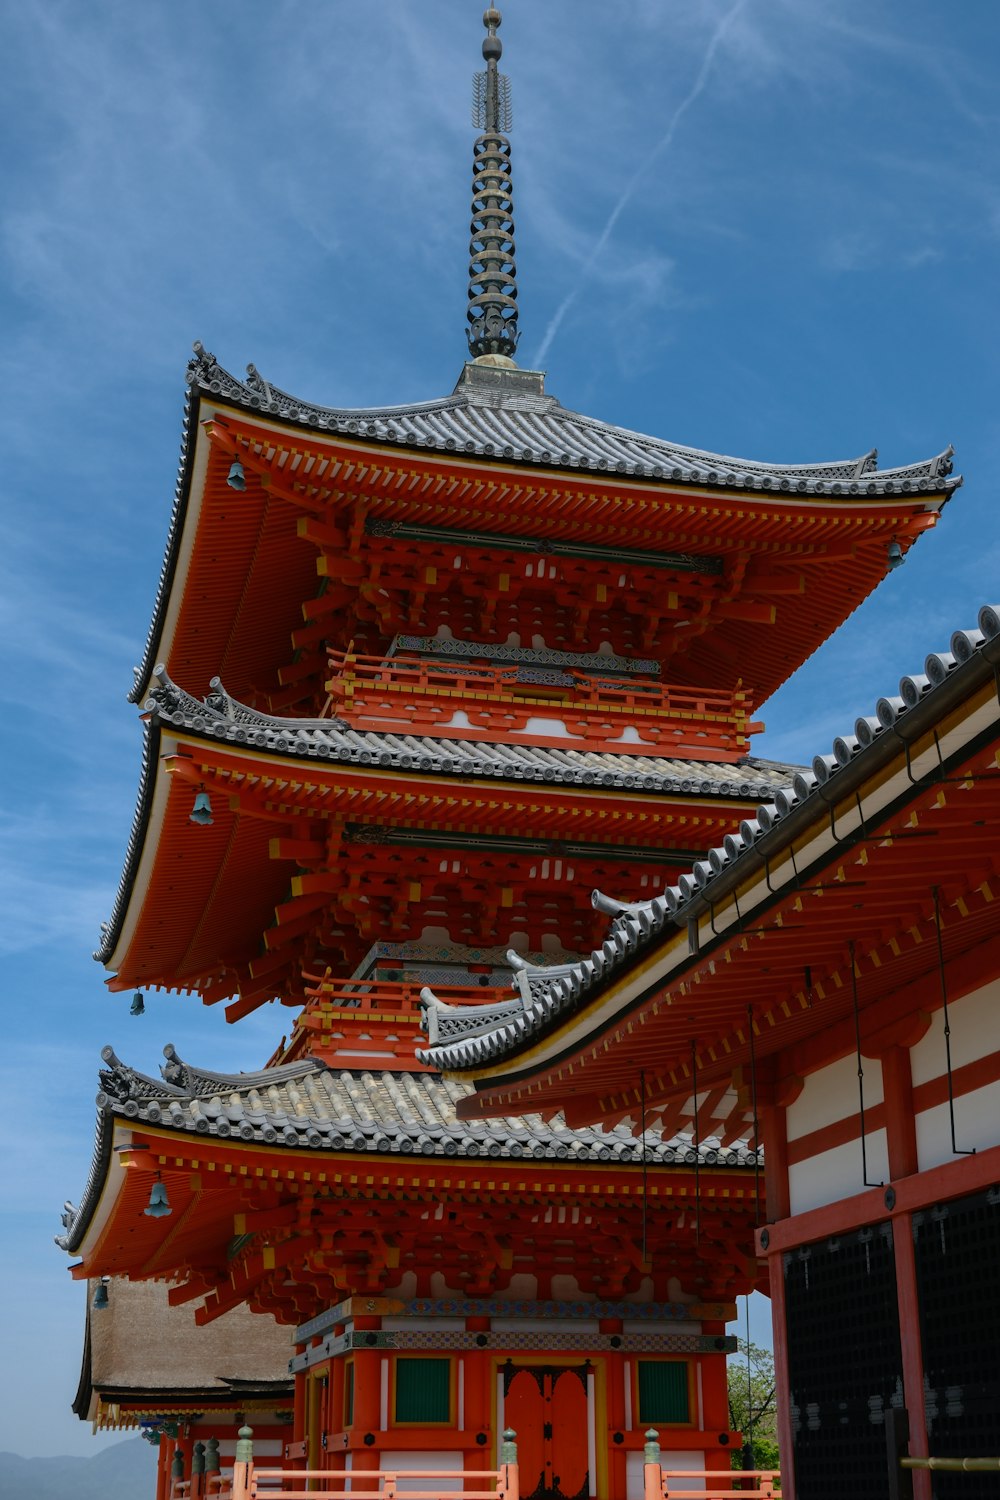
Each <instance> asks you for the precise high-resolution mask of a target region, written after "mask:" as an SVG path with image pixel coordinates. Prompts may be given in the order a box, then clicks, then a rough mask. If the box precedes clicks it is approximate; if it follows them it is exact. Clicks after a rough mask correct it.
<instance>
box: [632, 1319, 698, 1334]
mask: <svg viewBox="0 0 1000 1500" xmlns="http://www.w3.org/2000/svg"><path fill="white" fill-rule="evenodd" d="M622 1332H623V1333H699V1334H700V1333H701V1324H700V1323H688V1322H684V1323H681V1322H674V1320H673V1319H672V1318H671V1319H670V1320H669V1322H668V1321H666V1320H664V1321H662V1322H660V1321H656V1320H654V1319H652V1318H625V1319H624V1320H623V1322H622Z"/></svg>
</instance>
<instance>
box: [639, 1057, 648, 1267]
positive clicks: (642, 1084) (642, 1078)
mask: <svg viewBox="0 0 1000 1500" xmlns="http://www.w3.org/2000/svg"><path fill="white" fill-rule="evenodd" d="M639 1099H640V1107H641V1125H642V1263H643V1265H644V1266H645V1264H646V1181H647V1177H648V1164H647V1160H646V1071H645V1069H644V1068H640V1069H639Z"/></svg>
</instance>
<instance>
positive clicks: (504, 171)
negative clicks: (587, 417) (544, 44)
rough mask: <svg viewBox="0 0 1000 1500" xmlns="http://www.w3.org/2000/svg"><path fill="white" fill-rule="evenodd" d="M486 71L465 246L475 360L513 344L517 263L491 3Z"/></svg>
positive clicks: (477, 95) (480, 79) (509, 351)
mask: <svg viewBox="0 0 1000 1500" xmlns="http://www.w3.org/2000/svg"><path fill="white" fill-rule="evenodd" d="M483 25H484V26H485V27H486V32H487V35H486V39H485V41H484V42H483V57H484V58H485V60H486V71H485V72H484V73H479V74H477V75H476V77H475V80H474V89H473V121H474V123H475V124H476V125H477V126H478V127H479V129H480V130H481V131H482V132H483V134H482V135H480V137H479V138H478V140H477V141H476V144H475V146H474V148H473V166H472V238H471V241H470V244H469V310H468V320H469V328H468V337H469V350H470V352H471V353H472V355H473V357H474V358H478V357H480V356H482V355H486V354H499V355H504V356H505V357H507V358H510V357H511V356H512V355H513V353H514V350H515V349H516V348H517V340H518V327H517V267H516V265H515V261H514V196H513V186H512V183H511V173H510V141H509V140H508V139H507V137H506V135H505V134H503V131H504V130H509V129H510V84H509V80H508V79H507V77H506V76H505V75H504V74H503V73H500V72H499V71H498V70H497V63H498V62H499V60H500V56H501V54H502V52H503V46H502V44H501V41H500V38H499V37H498V36H497V27H498V26H499V25H500V12H499V11H498V10H496V9H495V8H494V7H493V6H490V8H489V9H488V10H487V11H486V13H485V15H484V16H483Z"/></svg>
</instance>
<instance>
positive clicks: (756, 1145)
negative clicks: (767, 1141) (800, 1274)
mask: <svg viewBox="0 0 1000 1500" xmlns="http://www.w3.org/2000/svg"><path fill="white" fill-rule="evenodd" d="M747 1028H748V1030H749V1032H750V1100H751V1103H752V1105H753V1222H754V1228H758V1227H759V1225H760V1120H759V1119H758V1116H757V1045H756V1043H755V1041H754V1034H753V1006H752V1005H748V1006H747Z"/></svg>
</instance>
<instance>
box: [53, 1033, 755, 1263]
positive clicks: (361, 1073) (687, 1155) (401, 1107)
mask: <svg viewBox="0 0 1000 1500" xmlns="http://www.w3.org/2000/svg"><path fill="white" fill-rule="evenodd" d="M163 1050H164V1055H165V1057H166V1058H167V1063H166V1066H165V1067H164V1068H163V1069H162V1073H163V1077H162V1078H153V1077H151V1076H150V1075H149V1074H146V1073H140V1072H138V1071H137V1070H136V1069H134V1068H130V1067H128V1066H127V1064H125V1063H123V1062H122V1061H121V1059H120V1058H119V1057H117V1056H116V1055H115V1052H114V1050H113V1048H111V1047H105V1048H103V1050H102V1052H101V1057H102V1059H103V1062H104V1067H103V1068H102V1069H101V1091H100V1093H99V1094H98V1095H97V1113H98V1131H97V1147H96V1149H95V1153H94V1161H93V1165H92V1168H91V1172H90V1177H89V1180H88V1182H87V1186H86V1188H85V1190H84V1194H83V1198H82V1200H81V1203H80V1207H79V1208H74V1207H73V1206H72V1205H70V1204H67V1205H66V1210H65V1212H64V1214H63V1227H64V1231H65V1232H64V1233H63V1234H61V1235H59V1236H57V1238H56V1244H57V1245H59V1246H60V1247H61V1248H62V1249H63V1250H67V1251H74V1250H76V1249H77V1248H78V1247H79V1245H80V1244H81V1243H82V1240H83V1236H84V1234H85V1233H86V1230H87V1225H88V1224H89V1222H90V1218H91V1216H92V1214H93V1212H94V1209H95V1207H96V1205H97V1202H98V1199H99V1197H100V1193H101V1190H102V1186H103V1182H104V1178H105V1174H106V1172H107V1165H108V1162H109V1160H110V1153H111V1133H112V1128H113V1123H114V1121H115V1120H116V1119H119V1120H125V1121H129V1120H134V1121H135V1122H136V1123H137V1124H139V1125H142V1124H149V1125H155V1126H156V1127H157V1128H158V1129H167V1130H176V1131H178V1132H180V1133H182V1134H186V1135H199V1136H210V1137H214V1138H216V1139H219V1138H227V1137H235V1138H236V1139H237V1140H243V1141H253V1142H256V1143H257V1144H259V1145H265V1146H274V1147H276V1148H279V1149H286V1150H287V1149H288V1148H289V1147H294V1148H299V1149H304V1148H309V1149H312V1150H315V1151H323V1152H330V1153H334V1154H337V1155H340V1154H343V1153H348V1154H351V1153H360V1154H365V1153H368V1154H378V1155H384V1154H386V1153H389V1154H392V1155H396V1154H399V1155H416V1156H454V1157H462V1158H474V1157H480V1156H485V1157H503V1158H508V1159H516V1158H520V1157H535V1158H537V1159H539V1160H544V1161H585V1162H623V1163H627V1162H633V1163H636V1164H640V1163H641V1146H640V1143H639V1141H638V1140H637V1139H636V1137H635V1136H634V1135H633V1134H632V1131H631V1129H630V1128H629V1126H627V1125H624V1124H622V1125H617V1126H615V1127H614V1128H613V1129H611V1130H608V1131H600V1130H597V1129H594V1128H590V1127H587V1128H582V1129H576V1130H570V1129H568V1128H567V1127H566V1126H565V1125H564V1124H563V1123H562V1121H561V1116H557V1117H556V1119H554V1120H553V1121H551V1122H549V1123H546V1122H545V1121H544V1120H542V1119H541V1118H540V1116H538V1115H518V1116H513V1117H511V1118H509V1119H507V1118H497V1119H491V1120H476V1121H474V1122H468V1123H466V1122H465V1121H460V1120H459V1119H458V1116H457V1112H456V1105H457V1103H458V1101H459V1100H460V1099H461V1098H463V1097H464V1095H465V1092H466V1090H465V1089H464V1088H463V1087H462V1085H461V1084H458V1083H454V1082H452V1081H451V1080H450V1079H444V1078H441V1077H440V1076H439V1075H438V1074H437V1073H429V1072H428V1073H425V1072H416V1073H390V1072H380V1071H368V1070H347V1069H340V1068H337V1069H334V1068H329V1067H327V1066H325V1065H324V1064H323V1063H320V1062H319V1061H317V1060H316V1059H315V1058H308V1059H305V1060H304V1061H301V1062H295V1063H289V1064H287V1065H284V1066H279V1067H275V1068H266V1069H264V1070H262V1071H261V1072H258V1073H234V1074H226V1073H213V1072H208V1071H206V1070H204V1069H200V1068H194V1067H191V1066H190V1065H188V1064H186V1063H184V1062H182V1061H181V1059H180V1058H179V1057H178V1056H177V1053H176V1051H175V1049H174V1048H173V1047H172V1046H167V1047H165V1048H164V1049H163ZM646 1159H647V1162H648V1163H649V1165H651V1166H670V1165H684V1164H690V1165H693V1164H694V1162H695V1161H696V1160H698V1161H700V1162H701V1164H702V1165H705V1166H711V1165H725V1166H731V1167H734V1166H735V1167H738V1166H752V1165H753V1161H754V1157H753V1153H752V1152H748V1151H747V1150H746V1148H745V1147H743V1146H738V1147H730V1148H726V1149H725V1150H723V1149H722V1148H720V1147H719V1145H718V1143H717V1141H715V1140H713V1139H711V1138H707V1139H706V1140H705V1141H703V1142H702V1143H701V1145H700V1146H699V1149H698V1152H697V1153H696V1152H695V1148H694V1145H693V1143H692V1141H691V1140H690V1139H689V1138H688V1137H687V1136H682V1135H678V1136H675V1137H674V1138H673V1139H672V1140H670V1141H662V1140H661V1139H660V1138H659V1137H657V1136H655V1135H653V1134H651V1135H650V1136H649V1137H648V1138H647V1147H646Z"/></svg>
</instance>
